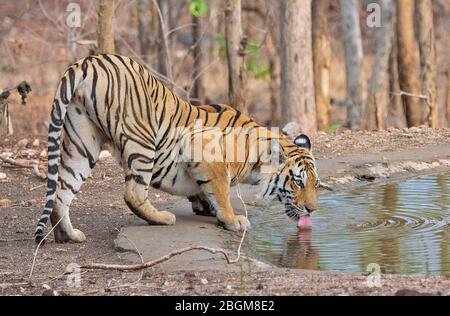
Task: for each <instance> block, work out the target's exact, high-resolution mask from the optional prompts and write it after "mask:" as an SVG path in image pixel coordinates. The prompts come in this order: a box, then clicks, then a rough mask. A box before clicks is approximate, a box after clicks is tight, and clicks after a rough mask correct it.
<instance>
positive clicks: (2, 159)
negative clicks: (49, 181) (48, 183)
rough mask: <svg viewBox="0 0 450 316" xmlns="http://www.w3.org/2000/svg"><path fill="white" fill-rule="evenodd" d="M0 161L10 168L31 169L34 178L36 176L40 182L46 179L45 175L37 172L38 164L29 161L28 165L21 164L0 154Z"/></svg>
mask: <svg viewBox="0 0 450 316" xmlns="http://www.w3.org/2000/svg"><path fill="white" fill-rule="evenodd" d="M0 160H1V161H3V162H4V163H7V164H9V165H11V166H14V167H18V168H25V169H33V172H34V174H35V175H36V176H38V177H39V178H41V179H42V180H45V179H46V177H45V175H43V174H42V173H41V172H40V170H39V164H38V163H37V162H33V161H30V163H29V164H27V163H22V162H18V161H16V160H14V159H11V158H8V157H6V156H3V155H1V154H0Z"/></svg>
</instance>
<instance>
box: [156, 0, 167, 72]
mask: <svg viewBox="0 0 450 316" xmlns="http://www.w3.org/2000/svg"><path fill="white" fill-rule="evenodd" d="M152 1H155V0H152ZM157 4H158V8H159V12H158V19H159V22H160V23H159V42H158V72H159V73H160V74H161V75H163V76H166V77H168V78H169V79H172V66H171V57H170V51H169V47H170V45H169V38H168V31H169V28H170V25H169V14H170V10H169V0H157Z"/></svg>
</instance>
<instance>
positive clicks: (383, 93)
mask: <svg viewBox="0 0 450 316" xmlns="http://www.w3.org/2000/svg"><path fill="white" fill-rule="evenodd" d="M378 3H379V4H380V5H381V14H382V20H381V27H379V28H378V29H377V38H376V41H377V43H376V45H377V47H376V54H375V63H374V65H373V71H372V77H371V78H370V81H369V95H368V99H367V128H368V129H369V130H375V129H378V130H381V129H385V128H386V127H387V106H388V103H389V56H390V55H391V51H392V42H393V34H394V5H395V4H394V2H393V1H392V0H380V1H379V2H378Z"/></svg>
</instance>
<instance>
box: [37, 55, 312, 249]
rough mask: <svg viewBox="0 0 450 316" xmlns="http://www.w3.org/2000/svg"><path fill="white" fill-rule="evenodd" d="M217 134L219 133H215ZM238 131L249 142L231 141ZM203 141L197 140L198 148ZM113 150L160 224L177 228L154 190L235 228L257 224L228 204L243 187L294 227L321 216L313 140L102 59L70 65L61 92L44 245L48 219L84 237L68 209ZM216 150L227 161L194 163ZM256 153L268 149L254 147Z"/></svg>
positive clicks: (128, 187) (146, 211)
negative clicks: (199, 102) (198, 155)
mask: <svg viewBox="0 0 450 316" xmlns="http://www.w3.org/2000/svg"><path fill="white" fill-rule="evenodd" d="M199 122H200V123H201V125H200V127H198V126H197V125H198V123H199ZM63 130H64V138H63V141H62V144H61V135H62V132H63ZM234 130H237V131H238V132H237V133H235V132H234ZM186 131H188V132H186ZM211 131H215V135H216V136H217V132H218V135H219V136H218V137H212V136H210V134H208V132H211ZM249 131H251V133H249ZM204 132H206V134H208V135H209V136H204V134H205V133H204ZM233 133H234V134H235V135H234V136H233V137H232V138H233V139H234V138H235V139H238V138H239V137H240V136H243V138H242V139H244V142H243V143H239V144H238V143H236V144H233V143H232V142H228V140H227V139H229V137H228V138H227V135H233ZM250 134H252V135H253V136H252V137H253V138H251V137H250V136H249V135H250ZM198 135H202V137H200V138H199V139H200V140H199V143H197V146H195V144H194V145H192V142H193V143H195V142H196V140H195V138H196V136H198ZM186 140H187V141H186ZM225 142H226V144H225ZM106 143H109V144H110V146H111V148H112V154H113V156H114V157H115V158H116V159H117V160H118V162H119V163H120V165H121V166H122V167H123V169H124V176H125V181H126V184H125V194H124V196H125V202H126V203H127V205H128V207H129V208H130V210H132V211H133V212H134V213H135V214H136V215H137V216H139V217H140V218H142V219H143V220H145V221H147V222H148V223H149V224H152V225H173V224H175V216H174V215H173V214H172V213H170V212H167V211H159V210H157V209H156V208H155V207H154V206H153V205H152V204H151V203H150V201H149V198H148V190H149V186H152V187H154V188H157V189H160V190H163V191H166V192H169V193H171V194H175V195H180V196H186V197H188V198H189V200H190V201H191V202H192V207H193V209H194V211H195V212H196V213H198V214H201V215H210V214H213V215H215V216H216V217H217V220H218V222H219V224H221V225H223V227H224V228H226V229H228V230H232V231H241V230H244V229H245V228H247V227H249V222H248V220H247V218H246V217H245V216H241V215H235V214H234V212H233V208H232V206H231V203H230V186H232V185H235V184H237V183H250V184H253V185H259V186H260V187H261V189H262V194H263V196H264V197H268V198H276V199H278V200H279V201H281V202H283V203H284V205H285V210H286V212H287V214H288V215H289V216H290V217H291V218H293V219H295V220H297V219H299V218H300V217H302V216H306V215H308V214H309V213H312V212H314V211H315V210H316V209H317V192H316V189H317V187H318V185H319V178H318V175H317V172H316V167H315V161H314V158H313V156H312V154H311V142H310V140H309V138H308V137H307V136H305V135H301V136H299V137H297V139H296V140H295V141H290V140H288V139H286V138H284V137H283V136H278V135H276V134H275V133H272V132H271V131H269V130H267V129H265V128H263V127H260V126H259V125H258V124H256V123H255V122H254V121H253V120H251V119H250V118H249V117H248V116H246V115H244V114H241V113H240V112H239V111H236V110H234V109H233V108H231V107H229V106H226V105H208V106H199V107H197V106H193V105H191V104H190V103H188V102H186V101H183V100H182V99H180V98H179V97H177V96H176V95H175V94H174V93H173V92H172V91H171V90H170V89H168V88H167V87H165V86H164V85H163V84H162V83H161V82H160V81H158V80H157V79H156V78H155V77H154V76H152V75H151V74H150V73H149V72H148V71H147V70H146V69H145V68H144V67H143V66H142V65H140V64H138V63H137V62H135V61H133V60H132V59H129V58H126V57H122V56H118V55H107V54H102V55H96V56H90V57H87V58H84V59H82V60H80V61H78V62H76V63H75V64H73V65H72V66H71V67H69V68H68V69H67V71H66V73H65V74H64V76H63V77H62V79H61V81H60V83H59V86H58V88H57V92H56V96H55V99H54V103H53V107H52V110H51V121H50V126H49V135H48V184H47V202H46V204H45V208H44V212H43V214H42V216H41V218H40V219H39V222H38V225H37V229H36V232H35V239H36V242H40V241H41V240H42V238H43V236H44V229H45V226H46V223H47V221H48V219H49V218H50V219H51V222H52V224H53V225H56V224H57V223H59V224H58V225H57V226H56V227H55V230H54V233H55V240H56V241H57V242H68V241H72V242H82V241H84V240H85V236H84V234H83V233H82V232H81V231H79V230H77V229H74V228H73V227H72V224H71V221H70V218H69V207H70V205H71V202H72V200H73V198H74V197H75V195H76V194H77V193H78V192H79V190H80V188H81V186H82V184H83V182H84V181H85V180H86V179H87V178H88V177H89V175H90V173H91V171H92V169H93V168H94V166H95V164H96V162H97V160H98V158H99V154H100V151H101V148H102V146H103V145H104V144H106ZM230 144H231V145H230ZM258 144H259V145H258ZM261 144H262V145H267V146H266V148H268V150H264V146H261ZM274 144H275V145H274ZM208 147H211V148H214V149H215V155H216V157H215V158H217V156H219V158H220V157H222V158H224V157H225V156H226V157H227V159H223V160H220V159H213V160H211V159H204V157H203V158H202V159H194V158H192V157H193V156H194V157H195V153H194V152H195V151H196V150H197V151H198V149H199V148H200V150H203V149H204V148H208ZM256 147H258V148H262V149H257V150H256V151H255V150H252V149H255V148H256ZM251 152H252V153H253V154H251ZM192 153H194V154H193V155H192ZM267 155H268V156H271V157H272V156H277V157H279V158H280V163H279V164H278V165H276V166H274V167H272V169H270V168H269V167H271V166H272V162H271V161H269V160H268V159H263V158H264V157H267ZM230 156H232V157H234V156H241V157H242V159H228V158H229V157H230ZM180 157H187V158H186V159H178V158H180Z"/></svg>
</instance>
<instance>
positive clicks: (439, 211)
mask: <svg viewBox="0 0 450 316" xmlns="http://www.w3.org/2000/svg"><path fill="white" fill-rule="evenodd" d="M319 207H320V210H319V211H318V212H317V213H316V214H315V215H314V216H313V230H312V231H310V232H298V231H297V229H296V227H295V223H294V222H292V221H291V220H289V219H288V218H287V216H286V215H285V214H284V212H282V210H281V208H280V207H274V208H271V209H269V210H267V211H265V213H264V214H263V215H262V216H261V217H260V218H259V219H257V222H256V223H254V225H253V227H254V229H253V231H252V232H251V234H250V239H249V240H250V244H251V249H253V250H254V252H255V255H256V256H257V257H259V258H260V259H262V260H264V261H268V262H270V263H273V264H275V265H277V266H281V267H289V268H299V269H310V270H323V271H334V272H366V271H367V267H368V265H369V264H371V263H375V264H378V265H379V266H380V268H381V271H382V272H383V273H392V274H417V273H420V274H431V275H445V276H450V237H449V235H450V175H441V176H430V177H425V178H420V179H413V180H409V181H406V182H403V183H396V184H386V185H383V186H373V185H372V186H367V187H364V188H358V189H355V190H352V191H349V192H344V193H336V194H330V195H324V196H321V197H320V202H319Z"/></svg>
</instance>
